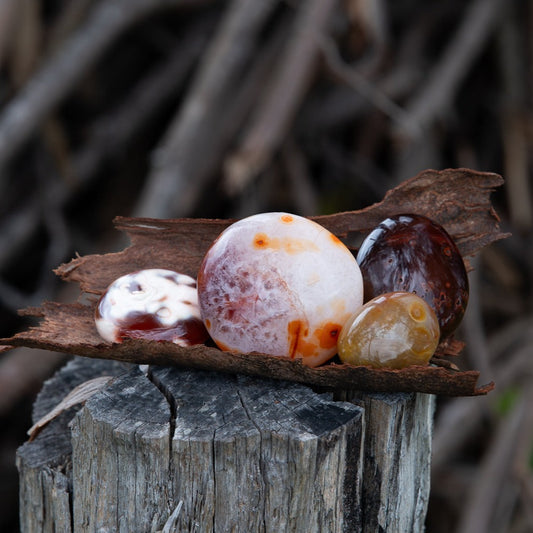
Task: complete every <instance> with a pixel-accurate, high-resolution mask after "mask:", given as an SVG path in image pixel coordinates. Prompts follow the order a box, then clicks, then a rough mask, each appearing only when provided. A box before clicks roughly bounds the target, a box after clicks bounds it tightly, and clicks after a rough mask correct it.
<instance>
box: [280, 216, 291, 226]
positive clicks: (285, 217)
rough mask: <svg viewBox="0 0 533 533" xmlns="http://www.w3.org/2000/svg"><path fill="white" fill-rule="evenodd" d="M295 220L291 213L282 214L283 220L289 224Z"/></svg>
mask: <svg viewBox="0 0 533 533" xmlns="http://www.w3.org/2000/svg"><path fill="white" fill-rule="evenodd" d="M293 220H294V218H292V217H291V215H281V221H282V222H285V223H286V224H289V223H290V222H292V221H293Z"/></svg>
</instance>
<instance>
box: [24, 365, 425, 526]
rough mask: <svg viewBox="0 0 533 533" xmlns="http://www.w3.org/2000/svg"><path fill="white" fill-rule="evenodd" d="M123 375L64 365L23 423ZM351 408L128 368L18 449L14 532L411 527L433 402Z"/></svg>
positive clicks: (281, 386) (391, 399)
mask: <svg viewBox="0 0 533 533" xmlns="http://www.w3.org/2000/svg"><path fill="white" fill-rule="evenodd" d="M123 370H124V369H118V370H117V367H110V364H109V363H108V362H102V361H99V362H94V361H93V362H90V361H87V360H83V359H78V360H75V361H73V362H71V363H69V365H67V367H65V368H64V369H63V370H61V371H60V372H59V373H58V374H57V376H56V377H55V378H54V379H53V380H51V381H50V382H49V383H47V384H46V386H45V388H44V389H43V392H42V393H41V394H40V396H39V398H38V401H37V403H36V406H35V418H39V417H41V416H42V415H43V414H44V411H46V410H50V409H51V408H52V407H53V405H55V403H57V402H58V401H59V400H60V397H61V396H64V395H65V394H66V393H67V392H68V389H69V388H70V387H71V386H74V385H76V384H78V383H79V382H80V381H83V380H84V379H88V378H91V377H95V375H99V374H102V373H103V374H111V375H116V373H117V371H123ZM67 384H70V385H67ZM353 402H354V403H357V404H358V405H354V403H348V402H345V401H333V399H332V397H331V395H329V394H324V393H322V394H319V393H316V392H313V391H312V390H311V389H310V388H308V387H305V386H302V385H299V384H294V383H288V382H282V381H272V380H262V379H258V378H248V377H243V376H237V377H228V376H224V375H218V374H215V373H212V372H197V371H188V370H179V369H175V368H157V367H151V368H150V371H149V372H148V374H147V375H146V374H144V373H142V372H140V371H139V369H138V368H132V369H131V370H129V371H126V372H125V373H122V374H121V375H120V376H119V377H117V378H116V379H115V380H113V381H112V382H111V383H110V384H109V385H108V386H107V387H106V388H104V389H103V390H102V391H100V392H98V393H96V394H95V395H94V396H93V397H92V398H91V399H89V400H88V401H87V403H86V404H85V406H84V407H83V408H81V409H80V410H79V411H78V413H77V415H75V417H74V420H73V422H69V420H70V419H71V418H72V416H73V412H75V411H76V410H77V409H76V408H74V409H73V410H72V411H69V412H66V413H64V414H63V415H61V416H60V417H59V418H58V419H55V420H54V421H52V422H51V423H50V426H47V427H46V428H44V429H43V431H42V432H41V433H40V434H39V435H38V436H37V437H36V439H35V440H34V441H32V442H29V443H26V444H24V445H23V446H22V447H21V448H20V449H19V452H18V457H17V464H18V467H19V471H20V476H21V493H20V494H21V530H22V531H23V532H27V531H31V532H32V533H33V532H36V531H43V532H44V531H68V532H70V531H72V530H73V531H76V530H83V531H98V530H101V529H100V528H105V529H106V531H118V530H126V531H160V530H161V529H163V528H164V527H165V524H166V523H169V521H170V520H172V521H174V524H175V525H174V527H175V530H177V531H206V532H207V531H264V532H274V531H275V532H278V531H279V532H283V531H310V532H313V531H317V532H318V531H332V532H334V531H338V532H341V531H368V532H370V531H377V529H376V524H379V525H380V526H381V527H383V528H385V529H386V530H387V531H388V532H395V531H398V532H400V531H401V532H402V533H403V532H410V531H412V532H416V531H420V528H421V524H422V523H423V520H424V516H425V512H426V507H427V500H428V496H429V458H430V455H431V444H430V443H431V430H432V413H433V397H431V396H427V395H420V394H390V395H369V396H368V397H365V396H363V397H358V398H354V399H353ZM69 428H70V429H69ZM69 437H71V439H72V447H70V440H69ZM400 487H401V490H399V489H400ZM71 524H72V529H71Z"/></svg>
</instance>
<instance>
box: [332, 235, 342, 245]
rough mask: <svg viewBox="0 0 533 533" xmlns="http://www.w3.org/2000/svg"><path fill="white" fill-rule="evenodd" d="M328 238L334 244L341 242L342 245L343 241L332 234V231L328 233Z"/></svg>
mask: <svg viewBox="0 0 533 533" xmlns="http://www.w3.org/2000/svg"><path fill="white" fill-rule="evenodd" d="M330 239H331V240H332V241H333V242H334V243H335V244H342V245H343V246H344V243H343V242H342V241H341V240H340V239H339V238H338V237H337V235H333V233H331V234H330Z"/></svg>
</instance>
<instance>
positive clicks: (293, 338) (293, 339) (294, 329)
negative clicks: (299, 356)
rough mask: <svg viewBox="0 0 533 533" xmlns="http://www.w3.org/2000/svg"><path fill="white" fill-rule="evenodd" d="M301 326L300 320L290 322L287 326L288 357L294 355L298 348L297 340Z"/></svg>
mask: <svg viewBox="0 0 533 533" xmlns="http://www.w3.org/2000/svg"><path fill="white" fill-rule="evenodd" d="M302 328H303V324H302V321H301V320H291V321H290V322H289V323H288V325H287V335H288V337H289V356H290V357H294V356H295V355H296V348H297V346H298V339H299V338H300V333H301V331H302Z"/></svg>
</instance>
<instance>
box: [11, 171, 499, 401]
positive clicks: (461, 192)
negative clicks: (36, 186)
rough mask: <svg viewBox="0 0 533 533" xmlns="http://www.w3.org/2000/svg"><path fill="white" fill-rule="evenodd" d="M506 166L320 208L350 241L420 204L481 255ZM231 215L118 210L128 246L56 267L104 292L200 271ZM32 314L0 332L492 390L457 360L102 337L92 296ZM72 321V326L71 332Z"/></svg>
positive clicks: (34, 342) (354, 383) (380, 386)
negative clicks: (169, 215) (319, 358)
mask: <svg viewBox="0 0 533 533" xmlns="http://www.w3.org/2000/svg"><path fill="white" fill-rule="evenodd" d="M502 182H503V180H502V178H501V177H500V176H498V175H496V174H492V173H487V172H475V171H472V170H467V169H453V170H445V171H434V170H427V171H424V172H422V173H420V174H419V175H417V176H415V177H414V178H412V179H410V180H407V181H405V182H403V183H402V184H400V185H399V186H398V187H396V188H395V189H392V190H391V191H389V192H388V193H387V194H386V195H385V198H384V199H383V201H382V202H380V203H377V204H374V205H372V206H370V207H368V208H366V209H363V210H361V211H352V212H346V213H337V214H334V215H328V216H321V217H315V218H314V220H317V221H318V222H319V223H321V224H322V225H324V226H325V227H327V228H328V229H329V230H330V231H332V232H333V233H334V234H336V235H337V236H339V237H342V238H344V239H345V240H346V241H347V242H348V244H349V243H350V242H351V241H353V240H354V238H355V236H356V235H357V234H360V233H363V232H365V231H368V230H369V229H372V228H373V227H375V226H376V225H377V224H378V223H379V222H380V221H381V220H383V219H384V218H386V217H387V216H390V215H393V214H398V213H413V212H414V213H420V214H424V215H428V216H430V217H431V218H432V219H433V220H435V221H437V222H439V223H440V224H442V225H443V226H444V227H445V228H446V229H447V230H448V232H449V233H450V234H451V235H452V237H453V238H454V239H455V241H456V242H457V245H458V247H459V249H460V251H461V253H462V254H463V255H469V256H471V255H475V254H476V253H477V252H478V251H479V250H480V249H481V248H482V247H484V246H486V245H488V244H490V243H492V242H494V241H496V240H499V239H502V238H504V237H505V236H506V235H505V234H503V233H502V232H501V231H500V229H499V219H498V216H497V215H496V213H495V211H494V209H493V208H492V206H491V203H490V193H491V192H492V191H493V190H494V189H495V188H496V187H498V186H500V185H501V184H502ZM230 222H231V221H228V220H204V219H181V220H153V219H124V218H119V219H117V226H118V228H119V229H122V230H124V231H126V232H127V233H128V235H129V236H130V238H131V240H132V244H131V246H129V247H128V248H126V249H125V250H123V251H121V252H118V253H111V254H106V255H91V256H86V257H79V258H77V259H74V260H73V261H71V262H70V263H69V264H67V265H63V266H61V267H59V268H58V269H57V273H58V274H59V275H60V276H61V277H62V278H63V279H65V280H67V281H75V282H79V283H80V285H81V288H82V290H83V291H85V292H86V293H92V294H99V293H101V292H102V291H103V290H104V289H105V288H106V287H107V285H108V284H109V283H111V282H112V281H113V280H115V279H116V278H117V277H119V276H121V275H123V274H125V273H128V272H132V271H134V270H138V269H142V268H170V269H173V270H178V271H180V272H183V273H186V274H189V275H191V276H194V277H196V273H197V270H198V267H199V265H200V262H201V260H202V258H203V256H204V254H205V252H206V251H207V249H208V248H209V246H210V245H211V243H212V242H213V240H214V239H215V238H216V237H217V236H218V234H219V233H220V232H221V231H222V230H223V229H224V228H225V227H227V226H228V225H229V224H230ZM26 313H28V314H33V315H36V316H40V317H42V318H44V320H42V323H41V324H40V326H38V327H36V328H32V329H30V330H28V331H25V332H21V333H19V334H17V335H15V336H14V337H12V338H10V339H4V340H3V342H5V343H6V344H9V345H12V346H30V347H35V348H45V349H49V350H55V351H62V352H66V353H72V354H77V355H84V356H87V357H97V358H107V359H116V360H121V361H128V362H136V363H146V364H159V365H175V366H181V367H189V368H191V367H192V368H200V369H212V370H217V371H221V372H232V373H233V372H238V373H242V374H248V375H258V376H263V377H272V378H276V379H285V380H291V381H297V382H303V383H307V384H310V385H320V386H324V387H333V388H336V389H359V390H366V391H376V392H399V391H403V392H412V391H415V392H424V393H431V394H441V395H450V396H458V395H464V396H468V395H477V394H486V393H487V392H488V391H490V390H491V389H492V388H493V384H492V383H490V384H488V385H486V386H483V387H479V388H478V387H477V386H476V381H477V378H478V376H479V373H478V372H476V371H471V372H459V371H456V370H453V369H452V368H451V367H450V366H446V365H445V368H441V367H436V366H427V367H412V368H408V369H402V370H373V369H370V368H367V367H351V366H349V365H333V364H329V365H325V366H323V367H321V368H318V369H310V368H307V367H304V366H303V365H301V364H300V363H298V362H297V361H292V360H290V359H288V358H282V357H270V356H266V355H260V354H259V355H255V354H254V356H253V357H250V356H249V355H248V354H233V353H227V352H221V351H220V350H218V349H216V348H213V347H211V346H204V345H200V346H194V347H191V348H181V347H179V346H176V345H173V344H169V343H163V342H158V343H157V342H148V341H141V340H139V341H132V342H124V343H123V344H113V345H111V344H108V343H104V342H103V341H102V339H101V338H100V337H99V336H98V334H97V332H96V329H95V327H94V320H93V313H94V301H89V302H88V303H85V304H56V303H47V304H44V305H43V306H42V307H41V308H38V309H29V310H27V311H26ZM65 331H68V332H69V333H68V335H66V334H65ZM455 354H457V351H456V346H454V345H453V344H452V345H441V347H440V351H439V355H455ZM433 362H434V363H435V364H437V365H439V364H440V362H439V361H438V360H434V361H433Z"/></svg>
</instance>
